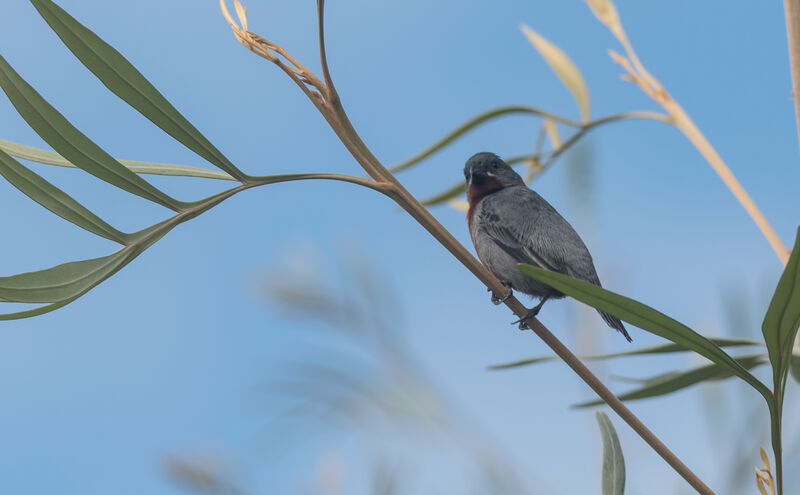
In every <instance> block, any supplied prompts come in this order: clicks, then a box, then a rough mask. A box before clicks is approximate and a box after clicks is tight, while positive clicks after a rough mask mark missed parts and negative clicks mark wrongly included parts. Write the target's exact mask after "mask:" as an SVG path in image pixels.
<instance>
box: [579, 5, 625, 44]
mask: <svg viewBox="0 0 800 495" xmlns="http://www.w3.org/2000/svg"><path fill="white" fill-rule="evenodd" d="M586 3H587V4H589V7H590V8H591V9H592V12H593V13H594V15H595V17H597V19H598V20H600V22H602V23H603V24H605V26H606V27H607V28H608V29H610V30H611V32H612V33H614V35H615V36H618V35H619V33H621V30H622V26H621V24H620V22H619V14H617V9H616V7H614V4H613V3H612V2H611V0H586Z"/></svg>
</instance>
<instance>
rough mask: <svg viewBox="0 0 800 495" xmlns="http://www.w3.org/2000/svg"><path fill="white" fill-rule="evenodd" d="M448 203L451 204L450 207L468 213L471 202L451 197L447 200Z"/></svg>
mask: <svg viewBox="0 0 800 495" xmlns="http://www.w3.org/2000/svg"><path fill="white" fill-rule="evenodd" d="M447 204H448V205H450V207H451V208H453V209H454V210H458V211H460V212H462V213H466V212H468V211H469V203H467V202H466V201H462V200H459V199H451V200H450V201H448V202H447Z"/></svg>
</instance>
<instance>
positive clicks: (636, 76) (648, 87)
mask: <svg viewBox="0 0 800 495" xmlns="http://www.w3.org/2000/svg"><path fill="white" fill-rule="evenodd" d="M787 1H788V0H787ZM598 17H599V18H600V20H601V21H602V22H603V23H605V24H606V26H607V27H608V28H609V29H610V30H611V32H612V33H613V34H614V36H615V37H616V38H617V40H618V41H619V42H620V44H621V45H622V47H623V48H624V49H625V53H626V55H627V57H624V56H622V55H620V54H618V53H616V52H614V51H613V50H611V51H609V55H611V59H612V60H613V61H614V62H615V63H617V64H619V65H620V66H621V67H622V68H623V69H625V72H626V74H625V75H624V76H623V79H625V80H627V81H631V82H633V83H635V84H636V85H637V86H638V87H639V89H641V90H642V91H643V92H644V93H645V94H647V95H648V96H650V97H651V98H652V99H653V100H654V101H655V102H656V103H658V104H659V105H661V106H662V107H663V108H664V110H666V111H667V113H668V114H669V115H670V117H671V118H672V122H673V124H674V125H675V127H677V128H678V129H680V131H681V132H683V134H684V135H685V136H686V137H687V138H688V139H689V141H690V142H691V143H692V144H693V145H694V146H695V148H697V150H698V151H699V152H700V154H701V155H703V158H705V159H706V161H707V162H708V163H709V165H711V168H713V169H714V171H715V172H716V173H717V175H719V177H720V178H721V179H722V182H723V183H725V185H726V186H727V187H728V189H730V190H731V192H732V193H733V195H734V196H735V197H736V199H737V200H738V201H739V203H741V205H742V207H744V209H745V211H747V213H748V214H749V215H750V217H751V218H752V219H753V221H754V222H755V223H756V225H757V226H758V228H759V229H760V230H761V233H762V234H763V235H764V237H765V238H766V239H767V241H768V242H769V243H770V245H771V246H772V249H773V250H774V251H775V254H777V255H778V259H779V260H780V262H781V263H782V264H783V265H784V266H786V263H787V262H788V261H789V250H788V249H787V248H786V246H785V245H784V244H783V242H782V241H781V239H780V237H778V234H777V233H776V232H775V230H774V229H773V228H772V226H771V225H770V223H769V222H768V221H767V219H766V217H764V214H763V213H761V210H759V208H758V206H756V204H755V202H754V201H753V199H752V198H751V197H750V195H749V194H748V193H747V191H746V190H745V189H744V187H742V185H741V183H739V181H738V180H737V179H736V176H735V175H733V172H731V169H730V168H728V166H727V165H726V164H725V162H724V161H723V160H722V157H720V156H719V154H718V153H717V151H716V150H715V149H714V147H713V146H711V143H709V141H708V139H706V137H705V136H704V135H703V133H702V132H700V129H699V128H698V127H697V125H695V123H694V121H692V119H691V118H690V117H689V115H688V114H687V113H686V111H685V110H684V109H683V107H681V105H680V104H679V103H678V102H677V101H676V100H675V99H674V98H673V97H672V96H671V95H670V94H669V93H668V92H667V90H666V89H665V88H664V86H663V85H662V84H661V82H659V80H658V79H656V78H655V77H654V76H653V75H652V74H650V72H648V71H647V69H645V67H644V65H643V64H642V63H641V61H640V60H639V57H638V56H637V55H636V51H635V50H634V49H633V46H632V45H631V43H630V41H629V40H628V37H627V35H626V34H625V30H624V29H623V28H622V23H621V22H620V21H619V18H618V16H617V15H616V13H614V16H613V18H611V19H609V18H605V19H604V18H603V17H601V16H598Z"/></svg>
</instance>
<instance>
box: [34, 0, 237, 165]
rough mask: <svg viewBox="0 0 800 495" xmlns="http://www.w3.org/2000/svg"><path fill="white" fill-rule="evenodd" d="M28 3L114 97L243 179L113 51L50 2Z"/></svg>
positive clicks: (206, 140) (132, 67) (148, 82)
mask: <svg viewBox="0 0 800 495" xmlns="http://www.w3.org/2000/svg"><path fill="white" fill-rule="evenodd" d="M31 3H32V4H33V6H34V7H36V10H38V11H39V14H40V15H41V16H42V17H43V18H44V20H45V21H46V22H47V24H49V25H50V27H51V28H52V29H53V31H55V32H56V34H57V35H58V37H59V38H61V41H63V42H64V44H65V45H66V46H67V48H69V49H70V51H71V52H72V53H73V54H75V56H76V57H78V60H80V61H81V63H82V64H83V65H85V66H86V68H88V69H89V70H90V71H92V73H94V75H95V76H97V78H98V79H100V81H101V82H102V83H103V84H105V85H106V87H107V88H108V89H109V90H111V91H112V92H113V93H114V94H115V95H117V96H118V97H120V98H121V99H122V100H124V101H125V102H126V103H127V104H128V105H130V106H131V107H133V108H135V109H136V110H137V111H138V112H139V113H141V114H142V115H143V116H145V117H146V118H148V119H149V120H150V121H152V122H153V123H154V124H156V125H157V126H158V127H160V128H161V129H163V130H164V132H166V133H167V134H169V135H170V136H172V137H173V138H175V139H176V140H178V141H179V142H181V143H183V145H184V146H186V147H187V148H189V149H190V150H192V151H194V152H195V153H197V154H198V155H200V156H201V157H203V158H205V159H206V160H208V161H209V162H210V163H213V164H214V165H216V166H217V167H219V168H220V169H222V170H224V171H225V172H227V173H228V174H230V175H231V176H233V177H235V178H236V179H242V178H244V177H245V174H244V173H242V172H241V171H240V170H239V169H238V168H236V167H235V166H234V165H233V163H231V162H230V160H228V159H227V158H226V157H225V155H223V154H222V153H221V152H220V151H219V150H218V149H217V148H216V147H214V145H212V144H211V142H210V141H209V140H208V139H206V137H205V136H203V135H202V134H201V133H200V131H198V130H197V129H196V128H195V127H194V126H193V125H192V124H191V123H190V122H189V121H188V120H186V118H185V117H184V116H183V115H181V113H180V112H178V110H177V109H176V108H175V107H174V106H173V105H172V104H171V103H170V102H169V101H167V99H166V98H165V97H164V96H163V95H162V94H161V93H160V92H159V91H158V90H157V89H156V88H155V87H154V86H153V85H152V84H151V83H150V81H148V80H147V79H146V78H145V77H144V76H143V75H142V74H141V73H140V72H139V71H138V70H137V69H136V67H134V66H133V65H132V64H131V63H130V62H129V61H128V60H127V59H126V58H125V57H123V56H122V54H120V53H119V52H118V51H117V50H116V49H114V48H113V47H112V46H111V45H109V44H108V43H106V42H105V41H103V40H102V39H101V38H100V37H99V36H97V35H96V34H95V33H93V32H92V31H91V30H89V29H88V28H86V27H85V26H83V25H82V24H81V23H79V22H78V21H77V20H75V19H74V18H73V17H72V16H70V15H69V14H68V13H67V12H66V11H64V10H63V9H62V8H61V7H59V6H58V5H56V4H55V3H53V2H52V1H50V0H31Z"/></svg>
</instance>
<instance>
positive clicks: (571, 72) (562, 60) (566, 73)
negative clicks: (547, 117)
mask: <svg viewBox="0 0 800 495" xmlns="http://www.w3.org/2000/svg"><path fill="white" fill-rule="evenodd" d="M520 29H522V33H523V34H524V35H525V37H526V38H528V41H530V42H531V44H532V45H533V47H534V48H536V50H537V51H538V52H539V54H540V55H541V56H542V57H543V58H544V60H545V61H546V62H547V65H549V66H550V68H551V69H553V72H555V73H556V75H557V76H558V78H559V79H561V82H562V83H563V84H564V86H566V87H567V89H569V91H570V92H571V93H572V96H573V97H574V98H575V101H576V102H578V108H580V111H581V120H583V121H584V122H587V121H588V120H589V89H588V88H587V87H586V81H584V79H583V75H581V71H580V70H578V67H577V66H576V65H575V64H574V63H573V62H572V60H570V58H569V57H568V56H567V54H566V53H564V52H563V51H562V50H561V49H560V48H559V47H557V46H556V45H554V44H553V43H551V42H550V41H548V40H546V39H545V38H543V37H542V36H541V35H539V34H538V33H536V32H535V31H534V30H533V29H531V28H529V27H528V26H526V25H524V24H523V25H522V26H520Z"/></svg>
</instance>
